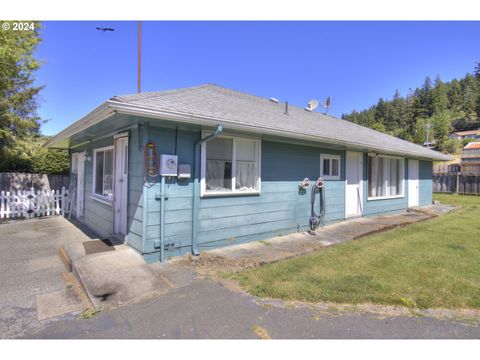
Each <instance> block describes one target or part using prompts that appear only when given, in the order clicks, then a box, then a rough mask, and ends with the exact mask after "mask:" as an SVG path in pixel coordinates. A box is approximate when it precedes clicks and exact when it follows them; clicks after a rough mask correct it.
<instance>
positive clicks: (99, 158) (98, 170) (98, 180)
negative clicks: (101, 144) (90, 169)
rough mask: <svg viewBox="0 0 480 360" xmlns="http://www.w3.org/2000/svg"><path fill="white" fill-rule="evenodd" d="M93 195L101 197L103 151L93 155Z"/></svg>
mask: <svg viewBox="0 0 480 360" xmlns="http://www.w3.org/2000/svg"><path fill="white" fill-rule="evenodd" d="M95 194H98V195H103V151H98V152H96V153H95Z"/></svg>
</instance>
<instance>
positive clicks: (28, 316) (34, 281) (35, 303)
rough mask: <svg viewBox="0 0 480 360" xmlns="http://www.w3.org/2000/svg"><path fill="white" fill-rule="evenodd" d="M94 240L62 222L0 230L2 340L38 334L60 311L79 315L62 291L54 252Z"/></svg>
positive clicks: (42, 221)
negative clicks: (28, 333) (34, 332)
mask: <svg viewBox="0 0 480 360" xmlns="http://www.w3.org/2000/svg"><path fill="white" fill-rule="evenodd" d="M93 238H95V235H94V234H92V233H91V232H89V231H88V230H87V229H84V228H82V227H76V226H74V225H72V224H71V223H70V222H68V221H67V220H66V219H64V218H63V217H61V216H57V217H48V218H36V219H31V220H12V221H9V222H7V223H3V224H0V338H10V337H17V336H20V335H22V334H23V333H25V332H26V331H32V330H34V329H39V328H41V327H42V326H44V325H45V324H48V322H49V321H50V319H51V318H52V317H55V315H56V316H57V320H58V313H59V311H60V312H68V313H69V315H66V316H75V314H78V312H79V311H81V310H82V306H81V304H80V303H79V302H78V300H77V299H76V298H75V296H74V295H73V294H72V293H71V291H69V290H68V289H66V283H65V280H64V278H63V276H62V272H64V271H65V267H64V265H63V264H62V262H61V261H60V258H59V257H58V249H59V248H60V246H62V245H66V244H74V243H81V242H83V241H88V240H91V239H93Z"/></svg>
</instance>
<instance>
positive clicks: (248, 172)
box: [202, 137, 260, 195]
mask: <svg viewBox="0 0 480 360" xmlns="http://www.w3.org/2000/svg"><path fill="white" fill-rule="evenodd" d="M259 158H260V141H259V140H256V139H246V138H237V137H218V138H216V139H213V140H211V141H209V142H207V143H206V144H204V145H203V148H202V195H210V194H211V195H221V194H225V195H228V194H243V193H258V191H259V190H260V169H259Z"/></svg>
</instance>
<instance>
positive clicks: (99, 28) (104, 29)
mask: <svg viewBox="0 0 480 360" xmlns="http://www.w3.org/2000/svg"><path fill="white" fill-rule="evenodd" d="M96 29H97V30H100V31H103V32H105V31H115V29H114V28H105V27H98V26H97V28H96Z"/></svg>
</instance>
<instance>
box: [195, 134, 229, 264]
mask: <svg viewBox="0 0 480 360" xmlns="http://www.w3.org/2000/svg"><path fill="white" fill-rule="evenodd" d="M222 131H223V125H217V128H216V129H215V132H214V133H213V134H210V135H208V136H206V137H204V138H203V139H200V140H199V141H197V142H196V143H195V148H194V152H193V159H194V160H193V210H192V254H193V255H200V252H199V251H198V247H197V225H198V219H197V218H198V216H197V214H198V198H199V197H200V191H199V190H200V184H199V183H198V178H199V174H198V167H199V166H198V165H199V164H198V157H199V156H198V155H199V150H200V146H201V145H202V144H204V143H206V142H208V141H210V140H213V139H215V138H216V137H218V136H219V135H220V134H221V133H222Z"/></svg>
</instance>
